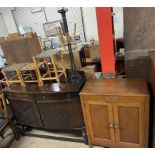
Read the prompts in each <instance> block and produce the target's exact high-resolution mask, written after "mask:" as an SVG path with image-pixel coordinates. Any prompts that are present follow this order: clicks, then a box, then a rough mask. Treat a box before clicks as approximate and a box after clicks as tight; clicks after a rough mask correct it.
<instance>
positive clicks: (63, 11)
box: [58, 8, 85, 81]
mask: <svg viewBox="0 0 155 155" xmlns="http://www.w3.org/2000/svg"><path fill="white" fill-rule="evenodd" d="M67 11H68V9H67V8H62V9H60V10H58V13H61V15H62V20H63V26H64V31H65V35H66V37H67V42H68V44H67V45H68V51H69V56H70V61H71V76H70V78H71V81H80V80H82V79H83V78H85V77H83V76H82V75H81V74H79V73H78V72H77V70H76V66H75V62H74V56H73V51H72V46H71V43H70V37H69V31H68V24H67V19H66V12H67Z"/></svg>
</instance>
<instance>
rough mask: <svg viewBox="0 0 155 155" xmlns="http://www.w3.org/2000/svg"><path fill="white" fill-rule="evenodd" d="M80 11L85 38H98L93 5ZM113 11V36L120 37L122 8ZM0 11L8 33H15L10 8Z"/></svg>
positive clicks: (114, 8) (15, 28)
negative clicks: (81, 12)
mask: <svg viewBox="0 0 155 155" xmlns="http://www.w3.org/2000/svg"><path fill="white" fill-rule="evenodd" d="M82 11H83V20H84V28H85V35H86V40H87V41H89V40H91V39H95V40H98V29H97V20H96V9H95V7H83V8H82ZM113 12H114V13H115V16H114V30H115V37H116V38H120V37H123V27H124V25H123V8H120V7H119V8H118V7H113ZM0 13H2V14H3V18H4V21H5V24H6V27H7V30H8V33H16V32H17V27H16V24H15V21H14V18H13V15H12V12H11V8H2V7H0ZM34 16H36V14H34ZM17 22H18V21H17ZM44 22H45V20H43V21H42V22H41V24H42V23H44ZM38 24H39V23H38ZM34 27H35V26H34ZM39 30H40V29H39ZM39 30H38V29H37V30H36V31H39ZM80 30H81V29H80ZM34 31H35V30H34ZM41 32H42V33H41V34H40V35H43V33H44V32H43V31H41ZM38 33H39V32H38Z"/></svg>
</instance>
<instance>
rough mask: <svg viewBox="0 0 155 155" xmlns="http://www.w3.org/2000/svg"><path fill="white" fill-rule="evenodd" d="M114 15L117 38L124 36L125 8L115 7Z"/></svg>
mask: <svg viewBox="0 0 155 155" xmlns="http://www.w3.org/2000/svg"><path fill="white" fill-rule="evenodd" d="M113 13H115V15H114V32H115V38H123V37H124V35H123V33H124V21H123V8H122V7H113Z"/></svg>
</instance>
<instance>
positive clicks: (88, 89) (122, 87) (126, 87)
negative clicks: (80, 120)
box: [80, 78, 149, 96]
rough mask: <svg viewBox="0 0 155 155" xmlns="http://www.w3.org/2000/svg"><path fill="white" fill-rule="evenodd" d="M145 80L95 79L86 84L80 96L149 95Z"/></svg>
mask: <svg viewBox="0 0 155 155" xmlns="http://www.w3.org/2000/svg"><path fill="white" fill-rule="evenodd" d="M146 88H147V84H146V82H145V80H143V79H136V78H133V79H93V80H91V79H90V80H88V81H87V82H86V83H85V86H84V87H83V89H82V91H81V92H80V94H103V95H120V96H141V95H144V96H145V95H149V92H148V89H146Z"/></svg>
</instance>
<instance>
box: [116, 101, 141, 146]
mask: <svg viewBox="0 0 155 155" xmlns="http://www.w3.org/2000/svg"><path fill="white" fill-rule="evenodd" d="M113 108H114V124H115V125H117V126H115V135H116V145H117V147H143V137H144V136H143V132H144V130H143V121H142V120H144V119H143V118H142V117H143V115H144V108H143V107H142V106H141V105H139V104H138V103H131V104H130V105H126V104H123V103H119V104H114V105H113Z"/></svg>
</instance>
